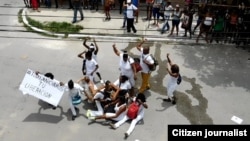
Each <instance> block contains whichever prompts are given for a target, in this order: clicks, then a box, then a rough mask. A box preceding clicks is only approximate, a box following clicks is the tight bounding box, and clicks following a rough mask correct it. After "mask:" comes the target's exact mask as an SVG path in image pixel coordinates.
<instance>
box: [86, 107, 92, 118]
mask: <svg viewBox="0 0 250 141" xmlns="http://www.w3.org/2000/svg"><path fill="white" fill-rule="evenodd" d="M90 112H91V110H89V109H88V110H87V112H86V116H87V118H89V117H90V116H91V114H90Z"/></svg>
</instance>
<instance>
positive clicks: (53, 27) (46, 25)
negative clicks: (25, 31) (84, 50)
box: [27, 17, 83, 34]
mask: <svg viewBox="0 0 250 141" xmlns="http://www.w3.org/2000/svg"><path fill="white" fill-rule="evenodd" d="M27 20H28V22H29V24H30V25H32V26H34V27H37V28H39V29H43V30H46V31H50V32H54V33H64V34H71V33H79V31H80V30H82V29H83V27H82V26H80V25H73V24H71V23H67V22H55V21H53V22H43V23H41V22H38V21H36V20H33V19H31V18H30V17H27Z"/></svg>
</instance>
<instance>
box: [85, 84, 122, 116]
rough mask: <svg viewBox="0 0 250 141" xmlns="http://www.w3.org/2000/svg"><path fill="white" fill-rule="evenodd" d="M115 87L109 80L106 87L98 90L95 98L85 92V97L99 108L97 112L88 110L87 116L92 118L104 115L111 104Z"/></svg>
mask: <svg viewBox="0 0 250 141" xmlns="http://www.w3.org/2000/svg"><path fill="white" fill-rule="evenodd" d="M114 89H115V88H114V86H113V85H112V83H111V82H110V81H109V80H107V81H106V82H105V86H104V87H103V86H101V87H100V88H98V90H97V93H96V94H95V96H91V95H89V94H88V93H87V92H86V91H84V93H85V96H86V97H87V99H88V100H89V101H91V102H95V104H96V107H97V111H94V110H90V109H88V110H87V113H88V114H87V115H90V116H101V115H103V114H104V109H103V108H104V107H105V105H107V104H109V103H111V102H112V101H111V95H112V93H113V90H114ZM116 89H117V90H116V91H119V89H118V88H116Z"/></svg>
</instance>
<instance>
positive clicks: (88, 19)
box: [23, 8, 195, 43]
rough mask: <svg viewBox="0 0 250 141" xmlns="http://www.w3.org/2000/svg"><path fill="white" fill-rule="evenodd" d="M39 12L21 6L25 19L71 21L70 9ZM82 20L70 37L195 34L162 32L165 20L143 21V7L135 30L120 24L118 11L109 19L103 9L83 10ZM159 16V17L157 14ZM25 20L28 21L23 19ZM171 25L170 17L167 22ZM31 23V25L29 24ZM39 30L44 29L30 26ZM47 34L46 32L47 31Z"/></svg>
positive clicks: (175, 38) (159, 37)
mask: <svg viewBox="0 0 250 141" xmlns="http://www.w3.org/2000/svg"><path fill="white" fill-rule="evenodd" d="M40 10H41V12H36V11H33V10H32V9H24V10H23V19H24V21H25V20H26V19H25V18H26V16H29V17H30V18H32V19H34V20H36V21H39V22H48V21H57V22H68V23H71V22H72V19H73V10H72V9H55V8H51V9H48V8H41V9H40ZM83 13H84V20H83V21H78V22H77V23H75V24H79V25H81V26H83V27H84V29H83V30H81V31H80V33H77V34H70V35H68V37H69V38H80V37H86V36H98V37H101V38H115V39H117V38H122V39H125V38H127V39H131V40H132V39H138V38H140V37H142V36H145V37H147V38H151V39H154V40H164V41H183V42H184V43H187V42H189V43H194V42H195V41H194V38H193V39H192V40H190V39H189V37H186V38H184V37H182V35H183V32H184V30H183V29H181V28H180V29H179V36H175V32H174V36H171V37H168V34H169V33H165V34H161V33H160V29H161V27H162V26H163V23H164V21H160V24H159V27H157V26H154V25H152V23H153V20H151V21H145V20H143V19H144V18H145V16H144V15H146V14H145V11H141V12H140V13H139V14H140V15H139V18H138V23H135V28H136V29H137V33H133V32H131V33H127V30H126V27H125V28H122V24H123V14H119V11H117V10H115V11H112V10H111V20H110V21H105V15H104V13H103V10H99V11H95V10H88V9H87V10H84V11H83ZM79 19H80V14H79V13H78V20H79ZM160 20H161V18H160ZM26 24H28V23H26ZM169 24H170V26H171V21H170V22H169ZM28 26H30V25H28ZM33 29H34V30H36V31H38V32H46V31H42V30H39V29H37V28H33ZM46 33H47V34H48V32H46ZM49 34H53V35H56V36H61V37H64V36H65V35H64V34H57V33H49Z"/></svg>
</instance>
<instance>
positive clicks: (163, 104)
mask: <svg viewBox="0 0 250 141" xmlns="http://www.w3.org/2000/svg"><path fill="white" fill-rule="evenodd" d="M156 100H161V101H162V102H161V106H162V107H163V108H162V109H156V110H155V111H158V112H162V111H165V110H167V109H168V108H169V107H170V106H173V104H172V103H171V102H166V101H164V98H162V97H157V98H156Z"/></svg>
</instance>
